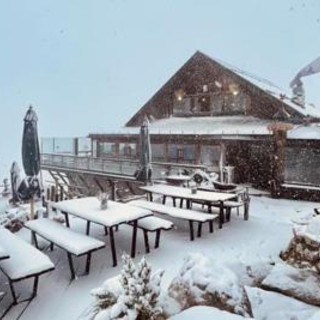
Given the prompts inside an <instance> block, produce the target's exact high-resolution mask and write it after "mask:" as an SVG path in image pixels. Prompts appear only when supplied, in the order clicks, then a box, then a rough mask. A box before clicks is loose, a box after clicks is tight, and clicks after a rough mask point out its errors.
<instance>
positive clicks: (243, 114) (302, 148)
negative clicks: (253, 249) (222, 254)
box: [89, 51, 320, 199]
mask: <svg viewBox="0 0 320 320" xmlns="http://www.w3.org/2000/svg"><path fill="white" fill-rule="evenodd" d="M146 117H147V118H148V119H149V121H150V133H151V144H152V153H153V161H154V162H163V163H181V164H194V165H203V166H205V167H207V169H208V170H209V171H217V172H219V171H220V169H221V167H222V166H229V167H234V177H233V179H234V182H236V183H250V184H252V185H253V186H255V187H258V188H263V189H268V190H271V191H272V194H273V195H274V196H291V197H301V196H306V197H309V198H310V197H311V198H312V199H315V198H316V197H317V196H318V191H319V190H320V169H319V163H320V140H319V139H320V124H319V118H318V114H317V113H316V109H315V108H314V107H312V106H310V105H304V106H300V105H298V104H296V103H293V102H292V101H291V100H290V99H289V98H288V97H287V96H286V95H284V94H282V92H280V91H279V89H277V88H276V87H274V86H272V85H270V84H269V83H267V82H266V81H261V80H258V79H256V78H254V77H251V76H249V75H248V74H247V73H244V72H242V71H239V70H235V69H234V68H230V67H228V66H225V65H224V64H222V63H219V62H217V61H215V60H214V59H212V58H210V57H208V56H207V55H205V54H203V53H201V52H199V51H198V52H196V53H195V54H194V55H193V56H192V57H191V58H190V59H189V60H188V61H187V62H186V63H185V64H184V65H183V66H182V67H181V68H180V69H179V70H178V71H177V72H176V73H175V74H174V75H173V76H172V77H171V78H170V79H169V80H168V81H167V82H166V83H165V84H164V85H163V86H162V88H160V90H158V91H157V92H156V93H155V94H154V95H153V96H152V97H151V99H150V100H149V101H147V102H146V104H145V105H144V106H142V108H141V109H140V110H138V111H137V113H136V114H135V115H134V116H133V117H132V118H131V119H130V120H129V121H128V122H127V124H126V125H125V127H124V128H122V129H121V131H120V132H118V133H103V134H101V133H99V134H98V133H91V134H90V135H89V137H90V138H91V140H92V150H93V157H96V158H113V159H117V158H121V159H128V160H130V159H131V160H134V159H137V158H138V155H137V153H138V150H139V148H138V145H139V130H140V126H141V124H142V122H143V120H144V119H145V118H146Z"/></svg>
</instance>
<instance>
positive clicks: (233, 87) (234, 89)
mask: <svg viewBox="0 0 320 320" xmlns="http://www.w3.org/2000/svg"><path fill="white" fill-rule="evenodd" d="M229 91H230V92H231V93H232V94H233V95H234V96H236V95H238V94H239V86H238V85H237V84H235V83H231V84H230V85H229Z"/></svg>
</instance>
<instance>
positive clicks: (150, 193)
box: [149, 192, 153, 202]
mask: <svg viewBox="0 0 320 320" xmlns="http://www.w3.org/2000/svg"><path fill="white" fill-rule="evenodd" d="M149 201H151V202H152V201H153V196H152V192H149Z"/></svg>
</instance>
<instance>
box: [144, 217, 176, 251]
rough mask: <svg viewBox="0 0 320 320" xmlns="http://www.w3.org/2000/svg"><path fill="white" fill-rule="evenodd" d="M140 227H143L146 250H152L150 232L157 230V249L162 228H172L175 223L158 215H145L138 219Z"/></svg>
mask: <svg viewBox="0 0 320 320" xmlns="http://www.w3.org/2000/svg"><path fill="white" fill-rule="evenodd" d="M138 228H139V229H142V231H143V236H144V244H145V248H146V252H147V253H149V252H150V247H149V237H148V232H155V233H156V237H155V245H154V247H155V249H156V248H159V245H160V235H161V230H171V229H172V228H173V223H172V222H171V221H168V220H165V219H161V218H158V217H145V218H142V219H140V220H138Z"/></svg>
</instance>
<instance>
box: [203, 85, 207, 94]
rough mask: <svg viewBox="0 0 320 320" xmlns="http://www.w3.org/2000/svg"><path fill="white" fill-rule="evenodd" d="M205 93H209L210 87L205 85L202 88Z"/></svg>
mask: <svg viewBox="0 0 320 320" xmlns="http://www.w3.org/2000/svg"><path fill="white" fill-rule="evenodd" d="M202 90H203V92H208V85H207V84H204V85H203V87H202Z"/></svg>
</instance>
